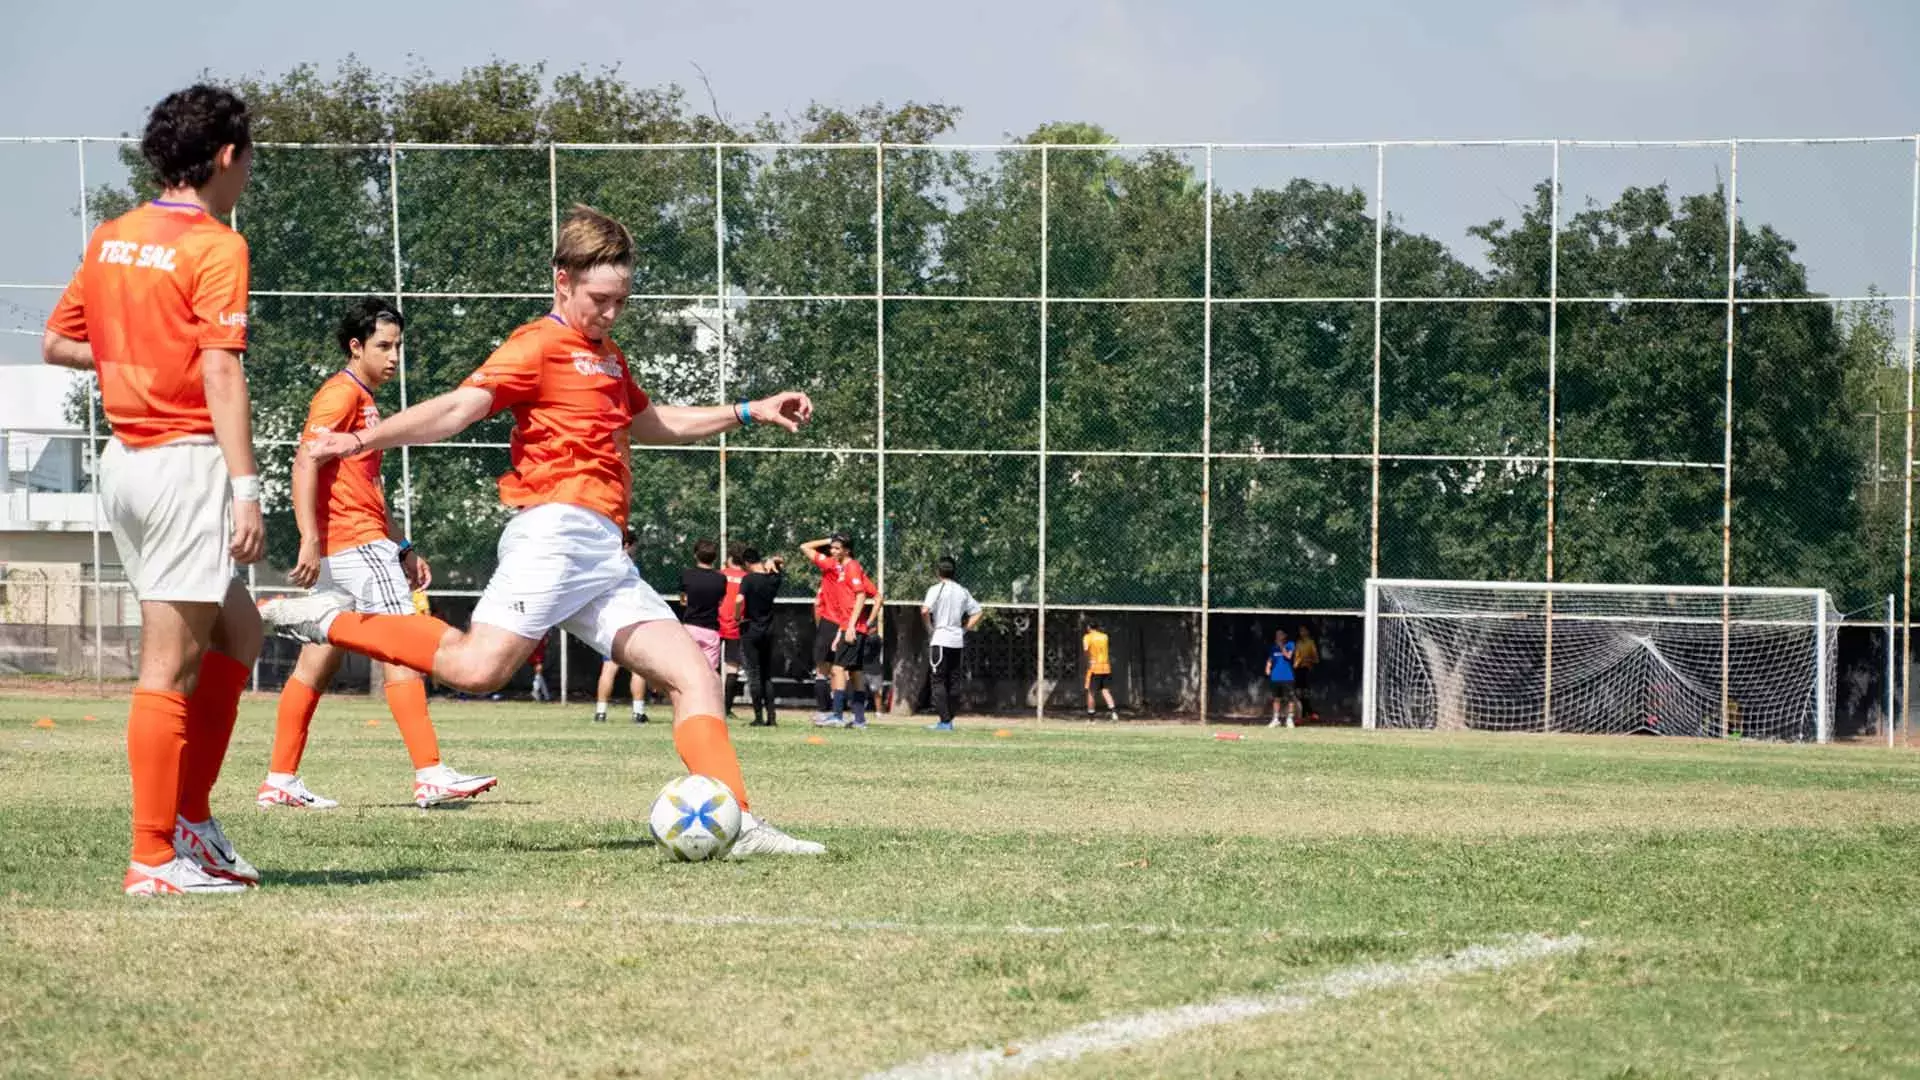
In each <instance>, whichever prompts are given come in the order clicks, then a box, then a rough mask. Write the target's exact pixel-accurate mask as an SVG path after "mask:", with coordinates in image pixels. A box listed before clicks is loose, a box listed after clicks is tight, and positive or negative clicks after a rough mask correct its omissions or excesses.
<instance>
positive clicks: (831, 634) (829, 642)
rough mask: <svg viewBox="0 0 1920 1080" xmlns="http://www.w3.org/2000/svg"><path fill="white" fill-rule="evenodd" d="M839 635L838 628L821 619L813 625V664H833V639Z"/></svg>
mask: <svg viewBox="0 0 1920 1080" xmlns="http://www.w3.org/2000/svg"><path fill="white" fill-rule="evenodd" d="M839 633H840V628H839V627H838V626H836V625H834V624H833V623H830V622H828V621H827V620H825V619H821V620H820V621H819V623H817V624H815V626H814V628H813V662H814V663H815V664H816V665H818V664H831V663H833V650H834V644H833V639H834V638H835V637H836V636H838V635H839Z"/></svg>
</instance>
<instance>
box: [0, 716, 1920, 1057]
mask: <svg viewBox="0 0 1920 1080" xmlns="http://www.w3.org/2000/svg"><path fill="white" fill-rule="evenodd" d="M435 715H436V719H437V721H438V722H439V725H440V730H441V741H442V745H443V748H444V749H445V750H446V752H447V757H448V760H449V761H450V763H452V764H453V765H455V766H456V767H459V768H463V769H466V770H469V771H488V772H496V773H498V774H499V775H500V777H501V783H500V787H499V788H498V790H497V791H496V792H494V793H492V794H490V795H489V796H487V797H484V798H482V799H481V800H479V801H477V802H475V803H472V804H469V805H465V806H462V807H458V808H453V809H444V810H436V811H432V812H422V811H419V810H416V809H414V808H413V807H412V806H411V805H410V804H409V803H408V802H407V796H408V781H409V779H410V775H409V770H408V767H407V761H406V757H405V754H404V752H403V750H402V749H401V747H400V743H399V738H398V735H397V733H396V732H395V730H394V728H393V725H392V721H391V720H390V719H389V718H387V717H386V716H385V713H384V710H383V709H382V708H380V707H377V706H375V705H374V704H372V703H370V702H369V701H368V700H367V699H365V698H331V699H328V701H327V702H326V704H324V705H323V707H322V709H321V712H320V715H319V717H318V718H317V720H316V721H315V726H314V732H313V738H312V740H311V742H310V744H309V748H308V753H307V761H306V764H305V767H304V769H303V775H304V776H305V777H306V779H307V780H308V782H309V783H310V784H311V785H312V786H313V787H314V788H315V789H316V790H319V791H322V792H324V793H326V794H329V795H332V796H334V797H336V798H339V799H341V800H342V801H343V802H344V803H345V804H346V805H344V806H343V807H342V808H341V809H339V810H337V811H333V812H330V813H319V814H314V813H300V812H288V811H276V812H271V813H262V812H258V811H255V810H254V809H253V803H252V795H253V790H254V787H255V785H257V784H258V782H259V780H260V777H261V775H262V774H263V773H264V771H265V764H266V757H267V745H268V741H269V738H270V733H271V727H272V702H271V700H270V699H264V698H263V699H259V700H250V701H249V702H247V703H246V704H245V706H244V707H243V711H242V715H241V723H240V729H239V732H238V733H237V735H236V737H235V740H234V749H233V753H232V755H231V756H230V757H229V759H228V764H227V770H226V775H225V778H224V779H223V781H222V783H221V786H220V788H219V790H217V791H216V793H215V809H216V812H218V813H219V814H221V815H222V817H223V819H224V820H225V822H226V825H227V831H228V833H229V835H230V836H231V837H232V839H233V840H234V842H235V844H236V845H237V846H238V847H239V848H240V850H241V851H242V852H243V853H244V854H246V855H247V857H248V858H250V859H251V860H253V861H254V862H255V863H256V864H258V865H259V866H260V867H261V868H262V869H263V871H264V872H265V874H266V885H265V887H263V888H261V889H259V890H256V891H254V892H251V893H249V894H247V895H244V896H239V897H203V898H179V897H175V898H170V899H162V900H153V901H145V902H142V901H134V900H129V899H126V898H123V897H122V896H121V895H120V894H119V880H120V874H121V871H122V869H123V868H124V862H125V858H126V842H127V838H126V829H127V808H126V796H125V789H126V779H125V771H124V752H123V747H122V739H123V728H124V718H125V705H124V700H123V699H122V700H115V701H54V700H44V699H32V698H22V697H12V698H0V825H4V827H0V1047H4V1048H5V1052H4V1054H3V1055H0V1074H4V1075H8V1076H20V1075H24V1076H42V1075H44V1076H107V1075H112V1076H158V1075H208V1076H218V1075H233V1074H241V1073H245V1074H248V1075H262V1074H277V1075H290V1076H316V1077H317V1076H370V1077H372V1076H414V1075H419V1076H446V1075H452V1074H459V1075H477V1076H495V1075H498V1076H509V1075H518V1076H526V1075H542V1076H544V1075H564V1076H668V1075H727V1076H732V1075H740V1076H859V1075H862V1074H865V1073H868V1072H871V1071H876V1070H884V1069H889V1068H895V1067H901V1066H905V1067H907V1068H906V1071H905V1072H904V1073H903V1074H902V1075H933V1072H932V1071H931V1070H930V1069H929V1068H927V1067H924V1066H925V1064H926V1062H927V1060H928V1059H929V1058H930V1057H931V1056H934V1055H940V1054H952V1053H958V1052H962V1051H969V1050H987V1051H990V1052H991V1053H992V1058H991V1059H989V1060H991V1061H992V1062H994V1063H996V1064H1005V1065H1008V1066H1014V1067H1017V1066H1020V1065H1024V1064H1027V1058H1026V1056H1025V1055H1026V1054H1027V1050H1028V1048H1029V1047H1031V1046H1036V1045H1040V1043H1041V1041H1042V1040H1045V1039H1047V1038H1048V1037H1049V1036H1051V1035H1056V1034H1058V1033H1060V1032H1062V1031H1065V1030H1066V1029H1070V1028H1074V1027H1075V1026H1077V1025H1082V1024H1087V1023H1089V1022H1092V1021H1097V1020H1102V1019H1113V1018H1126V1017H1132V1016H1136V1015H1137V1014H1140V1013H1142V1012H1145V1011H1147V1010H1153V1009H1161V1008H1166V1007H1173V1006H1183V1005H1191V1004H1202V1003H1208V1002H1214V1001H1217V1000H1218V999H1221V998H1228V997H1261V996H1262V995H1265V996H1266V997H1265V998H1264V1000H1269V1001H1271V1000H1273V999H1274V997H1275V995H1278V994H1280V993H1283V992H1295V997H1296V1002H1297V1004H1298V1007H1288V1008H1285V1009H1278V1010H1270V1011H1268V1012H1266V1013H1265V1014H1264V1015H1257V1016H1251V1017H1249V1018H1246V1019H1242V1020H1239V1021H1237V1022H1231V1023H1220V1024H1216V1025H1212V1026H1208V1027H1204V1028H1200V1029H1197V1030H1189V1031H1185V1032H1184V1033H1180V1034H1175V1035H1172V1036H1170V1037H1167V1038H1163V1039H1158V1040H1152V1041H1130V1042H1129V1043H1128V1044H1127V1045H1125V1046H1121V1047H1119V1048H1110V1049H1105V1050H1099V1051H1096V1052H1092V1053H1088V1054H1086V1055H1084V1056H1081V1057H1079V1058H1078V1059H1076V1060H1071V1061H1054V1062H1050V1063H1043V1064H1041V1065H1040V1066H1039V1067H1037V1068H1035V1069H1034V1070H1033V1071H1032V1073H1031V1074H1030V1075H1042V1076H1088V1077H1092V1076H1101V1077H1107V1076H1121V1077H1136V1076H1139V1077H1144V1076H1162V1075H1206V1076H1250V1077H1251V1076H1294V1075H1297V1076H1430V1075H1437V1074H1444V1075H1453V1076H1468V1075H1471V1076H1511V1077H1537V1076H1546V1075H1552V1076H1597V1077H1629V1076H1630V1077H1652V1076H1696V1075H1698V1076H1821V1077H1830V1076H1886V1075H1890V1074H1896V1073H1909V1074H1912V1073H1920V919H1916V915H1917V914H1920V870H1916V861H1920V758H1915V757H1914V756H1913V755H1911V754H1909V753H1907V752H1905V751H1895V752H1889V751H1886V750H1884V749H1880V750H1875V749H1868V748H1859V747H1824V748H1819V747H1794V746H1771V745H1758V744H1752V743H1746V744H1739V743H1735V744H1727V745H1715V744H1703V743H1696V742H1681V741H1658V740H1652V739H1630V738H1611V739H1585V738H1574V737H1551V738H1546V737H1512V736H1509V737H1496V736H1471V735H1467V736H1461V735H1455V736H1438V735H1432V734H1380V735H1367V734H1364V733H1361V732H1358V731H1350V730H1337V731H1336V730H1301V731H1295V732H1269V731H1266V730H1264V729H1236V730H1245V731H1246V732H1247V738H1246V739H1245V740H1244V741H1240V742H1227V741H1218V740H1215V739H1214V738H1213V737H1212V731H1211V730H1204V729H1200V728H1196V727H1177V726H1164V727H1163V726H1144V725H1137V726H1106V725H1102V726H1097V727H1093V726H1076V725H1069V724H1065V723H1059V724H1050V725H1047V726H1044V727H1040V728H1036V727H1035V726H1034V725H1032V724H1031V723H1030V722H1029V723H1026V724H1017V725H1011V726H1010V728H1009V734H1008V735H1007V736H1006V737H995V736H994V734H993V729H994V727H995V726H996V722H994V721H979V722H974V723H965V722H964V721H963V728H964V729H965V730H963V731H962V732H960V733H958V734H956V735H952V736H943V735H936V734H931V733H928V732H924V731H922V730H921V729H920V727H919V725H918V723H913V724H911V725H908V724H905V723H902V724H900V725H898V726H880V727H876V729H875V730H872V731H870V732H867V733H865V734H859V733H841V732H833V733H828V734H827V736H826V741H825V742H824V743H823V744H819V745H811V744H808V743H807V742H806V741H805V740H806V737H807V736H808V735H809V734H811V733H812V732H811V729H806V728H803V727H800V726H794V727H786V726H783V727H781V728H778V729H775V730H773V731H762V730H759V729H749V728H745V727H740V728H737V729H736V731H735V739H736V745H737V746H739V748H740V750H741V754H742V756H743V758H744V759H745V763H746V768H747V776H748V782H749V784H750V786H751V789H752V794H753V797H754V802H755V806H756V808H757V809H759V810H761V811H763V812H764V813H766V814H767V815H768V816H769V817H771V818H772V819H773V820H775V821H777V822H779V823H780V824H781V825H783V826H785V827H787V828H788V829H790V830H791V831H793V832H795V833H796V834H798V835H802V836H806V837H809V838H815V839H820V840H823V841H825V842H826V843H827V844H828V845H829V846H830V847H831V849H832V852H831V854H830V855H829V856H827V857H826V858H822V859H813V860H801V859H788V860H763V861H756V862H750V863H737V864H729V863H709V864H701V865H690V866H689V865H675V864H671V863H667V862H664V861H662V860H661V859H660V858H659V857H658V855H657V854H656V853H655V852H654V851H653V850H652V849H651V848H649V847H648V845H647V844H646V842H645V841H644V840H643V836H644V833H643V828H644V826H643V821H644V818H645V815H646V809H647V806H648V803H649V801H650V800H651V797H652V795H653V793H654V792H655V791H656V790H657V789H658V788H659V786H660V785H661V784H662V783H664V782H665V781H666V780H667V779H668V778H669V777H671V776H672V775H674V774H675V772H676V771H677V770H678V768H679V765H678V760H677V759H676V758H675V757H674V755H673V752H672V748H671V742H670V736H669V733H668V731H667V730H666V728H665V725H663V724H657V723H656V724H653V725H649V726H648V727H646V728H638V729H636V728H633V727H631V726H630V725H626V724H623V723H620V722H618V719H619V715H620V714H619V710H617V709H616V711H615V716H616V722H615V723H613V724H609V725H607V726H605V727H596V726H593V725H590V724H588V723H587V722H586V720H587V717H586V710H584V709H582V708H579V707H572V708H561V707H557V706H532V705H526V704H468V705H451V704H439V703H436V713H435ZM42 717H47V718H51V719H52V720H53V722H54V724H55V726H54V727H52V728H46V727H36V726H35V721H36V720H38V719H39V718H42ZM89 717H97V719H89ZM796 718H797V717H796ZM369 720H375V721H377V724H376V725H374V726H368V721H369ZM1524 934H1543V935H1551V936H1553V937H1555V938H1557V939H1560V941H1561V943H1562V944H1565V943H1566V940H1565V939H1567V938H1570V937H1577V938H1578V939H1579V941H1580V942H1582V944H1580V945H1579V947H1577V948H1573V949H1570V950H1568V951H1562V952H1559V953H1556V954H1554V955H1551V956H1546V957H1542V958H1535V959H1530V960H1523V961H1521V962H1517V963H1515V964H1513V965H1512V966H1510V967H1506V968H1503V969H1501V970H1497V971H1480V972H1466V973H1461V974H1455V975H1448V976H1445V977H1432V978H1421V979H1415V980H1413V981H1406V980H1399V981H1388V982H1387V983H1386V984H1384V985H1381V986H1379V987H1377V988H1362V989H1360V990H1357V991H1354V992H1351V993H1347V994H1344V995H1343V994H1327V993H1318V992H1316V991H1312V989H1311V988H1312V987H1315V986H1325V985H1330V984H1329V983H1327V981H1326V980H1327V977H1328V976H1329V975H1331V976H1332V977H1333V979H1334V980H1336V981H1338V980H1339V979H1341V978H1345V977H1347V974H1350V973H1351V972H1352V971H1354V970H1355V969H1357V968H1364V969H1365V970H1368V971H1376V972H1377V971H1378V970H1382V969H1379V968H1373V967H1368V965H1382V964H1406V963H1412V962H1419V961H1422V960H1425V959H1431V958H1435V957H1440V956H1444V955H1447V954H1449V953H1452V952H1455V951H1457V950H1461V949H1463V948H1465V947H1468V946H1475V945H1496V946H1497V945H1500V944H1501V943H1505V942H1512V941H1513V940H1515V938H1514V936H1515V935H1524ZM1343 973H1344V974H1343ZM1303 988H1305V989H1303ZM1124 1026H1125V1025H1123V1027H1124ZM1126 1030H1130V1031H1132V1030H1136V1028H1126ZM915 1070H918V1071H917V1072H916V1071H915Z"/></svg>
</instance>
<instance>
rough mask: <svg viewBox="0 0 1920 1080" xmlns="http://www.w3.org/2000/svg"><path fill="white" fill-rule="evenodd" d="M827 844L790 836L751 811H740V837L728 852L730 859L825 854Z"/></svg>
mask: <svg viewBox="0 0 1920 1080" xmlns="http://www.w3.org/2000/svg"><path fill="white" fill-rule="evenodd" d="M826 853H827V845H825V844H819V843H815V842H814V841H812V840H801V839H798V838H796V837H792V836H788V835H787V834H786V833H784V832H781V831H780V830H779V829H776V828H774V827H773V826H772V825H771V824H769V823H768V822H766V821H764V820H762V819H760V818H758V817H756V816H754V815H753V814H752V813H751V812H749V811H745V810H742V811H741V812H740V838H739V839H737V840H735V841H734V842H733V848H732V850H730V851H728V852H727V858H729V859H750V858H752V857H754V856H755V855H825V854H826Z"/></svg>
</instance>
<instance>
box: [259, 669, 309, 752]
mask: <svg viewBox="0 0 1920 1080" xmlns="http://www.w3.org/2000/svg"><path fill="white" fill-rule="evenodd" d="M319 707H320V691H318V690H315V689H314V688H313V687H311V686H308V685H307V684H306V683H304V682H302V681H301V680H300V679H299V678H297V677H295V676H288V677H287V685H286V686H285V687H282V688H281V690H280V710H279V714H278V716H277V717H276V718H275V720H274V722H273V760H272V763H271V764H269V765H268V766H267V770H268V771H269V772H277V773H297V772H299V771H300V758H301V757H302V756H303V755H304V754H306V752H307V731H308V730H309V729H310V728H312V727H313V710H315V709H317V708H319Z"/></svg>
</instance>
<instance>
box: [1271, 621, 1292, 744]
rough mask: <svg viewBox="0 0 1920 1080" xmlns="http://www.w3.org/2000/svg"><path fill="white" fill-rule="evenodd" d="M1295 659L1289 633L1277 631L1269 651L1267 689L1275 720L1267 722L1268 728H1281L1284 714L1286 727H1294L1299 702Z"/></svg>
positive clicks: (1274, 633)
mask: <svg viewBox="0 0 1920 1080" xmlns="http://www.w3.org/2000/svg"><path fill="white" fill-rule="evenodd" d="M1293 658H1294V645H1293V642H1291V641H1288V640H1287V632H1286V631H1285V630H1275V631H1274V632H1273V645H1272V646H1271V647H1270V648H1268V649H1267V669H1266V675H1267V689H1268V690H1269V691H1270V695H1269V696H1270V697H1271V698H1272V701H1273V719H1272V720H1269V721H1268V722H1267V726H1268V727H1279V726H1280V718H1281V715H1282V714H1283V713H1284V714H1285V716H1286V726H1288V727H1292V726H1293V711H1294V708H1295V707H1296V706H1297V704H1298V700H1299V699H1298V698H1296V697H1295V696H1294V685H1293Z"/></svg>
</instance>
